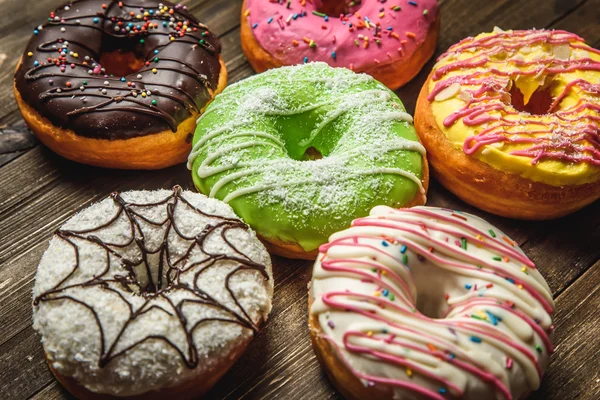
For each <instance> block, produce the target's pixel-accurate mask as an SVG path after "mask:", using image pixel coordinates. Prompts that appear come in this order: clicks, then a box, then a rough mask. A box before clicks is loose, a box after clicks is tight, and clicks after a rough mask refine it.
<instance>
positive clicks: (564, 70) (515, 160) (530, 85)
mask: <svg viewBox="0 0 600 400" xmlns="http://www.w3.org/2000/svg"><path fill="white" fill-rule="evenodd" d="M598 82H600V51H599V50H596V49H593V48H591V47H589V46H588V45H586V44H585V42H584V40H583V39H582V38H580V37H578V36H576V35H574V34H572V33H569V32H565V31H558V30H556V31H552V30H527V31H502V30H501V29H495V30H494V31H493V32H491V33H483V34H480V35H478V36H476V37H474V38H467V39H464V40H463V41H461V42H459V43H458V44H455V45H454V46H452V47H450V49H449V50H448V52H446V53H445V54H444V55H442V56H441V57H440V58H439V60H438V62H437V64H436V65H435V67H434V68H433V71H432V72H431V74H430V76H429V78H428V80H427V82H426V83H425V85H424V86H423V88H422V90H421V94H420V95H419V99H418V102H417V108H416V114H415V127H416V129H417V133H418V134H419V136H420V138H421V141H422V142H423V144H424V145H425V147H426V148H427V152H428V157H429V161H430V162H431V164H432V166H433V171H434V173H435V176H436V177H437V179H438V180H439V181H440V182H441V183H442V184H443V185H444V186H445V187H446V188H447V189H449V190H450V191H452V192H453V193H455V194H456V195H457V196H458V197H460V198H461V199H463V200H464V201H466V202H468V203H470V204H472V205H474V206H476V207H478V208H480V209H482V210H485V211H487V212H490V213H494V214H497V215H501V216H505V217H511V218H521V219H536V220H542V219H552V218H557V217H561V216H563V215H566V214H569V213H571V212H573V211H576V210H578V209H580V208H582V207H584V206H585V205H587V204H589V203H591V202H593V201H595V200H596V199H598V198H600V134H599V132H600V118H599V114H600V106H599V105H598V102H599V99H600V85H599V84H598Z"/></svg>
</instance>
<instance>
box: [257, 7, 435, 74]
mask: <svg viewBox="0 0 600 400" xmlns="http://www.w3.org/2000/svg"><path fill="white" fill-rule="evenodd" d="M323 1H333V0H291V1H290V2H289V4H290V6H289V7H288V0H274V1H269V0H246V7H247V10H249V14H248V15H247V18H248V22H249V24H250V27H251V28H252V29H253V32H254V37H255V38H256V40H257V41H258V43H259V44H260V46H261V47H262V48H263V49H265V50H266V51H267V52H268V53H270V54H271V55H273V56H274V57H276V58H277V60H278V61H279V62H281V63H282V64H283V65H296V64H301V63H303V62H306V61H308V62H311V61H323V62H326V63H328V64H329V65H331V66H333V67H346V68H350V69H353V70H354V71H357V72H363V71H367V70H369V69H370V68H372V65H373V63H375V64H380V63H381V64H389V63H395V62H403V61H405V60H407V59H409V58H410V57H411V56H412V55H413V54H414V53H415V51H416V50H417V49H418V48H419V46H421V45H422V44H423V42H424V41H425V38H426V36H427V34H428V32H429V30H430V29H431V27H432V24H433V23H434V21H435V20H436V18H437V14H438V7H437V1H436V0H415V1H409V0H394V1H385V2H381V1H380V0H363V1H362V2H360V1H355V3H362V4H358V5H356V6H354V7H351V9H350V10H349V11H350V12H351V13H350V14H346V15H345V16H339V15H336V16H328V17H327V20H326V18H324V17H322V16H319V15H315V14H313V11H317V12H318V10H319V9H321V5H322V3H323ZM303 4H304V5H303ZM413 4H414V5H413ZM393 6H399V7H400V8H401V9H400V10H394V9H393ZM290 15H292V16H293V15H303V16H301V17H298V18H296V19H294V18H293V17H292V18H290ZM269 21H270V22H269ZM365 38H366V39H365ZM305 39H307V40H305ZM311 40H312V41H314V43H315V46H314V47H311V46H310V41H311ZM296 42H297V45H295V43H296ZM356 43H358V46H357V44H356Z"/></svg>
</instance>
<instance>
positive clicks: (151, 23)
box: [15, 0, 227, 169]
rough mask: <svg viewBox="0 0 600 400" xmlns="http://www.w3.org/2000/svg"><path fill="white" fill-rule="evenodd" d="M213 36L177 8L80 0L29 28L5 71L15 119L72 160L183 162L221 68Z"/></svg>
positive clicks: (220, 83) (144, 1) (223, 76)
mask: <svg viewBox="0 0 600 400" xmlns="http://www.w3.org/2000/svg"><path fill="white" fill-rule="evenodd" d="M220 52H221V45H220V43H219V40H218V39H217V38H216V36H215V35H214V34H212V33H211V32H210V31H209V30H208V28H207V27H206V26H205V25H203V24H200V23H199V22H198V21H197V20H196V19H195V18H194V17H193V16H192V15H191V14H189V13H188V12H187V10H186V8H185V7H183V6H179V5H173V4H171V3H169V2H166V1H162V2H159V1H155V0H126V1H107V0H80V1H75V2H72V3H69V4H67V5H65V6H62V7H59V8H58V9H56V10H55V11H54V12H51V13H50V15H49V17H48V20H47V22H46V23H45V24H44V25H41V26H38V27H37V28H36V29H35V30H34V36H33V37H32V39H31V40H30V42H29V44H28V45H27V48H26V49H25V53H24V55H23V57H22V59H21V62H20V64H19V66H18V68H17V72H16V74H15V97H16V100H17V103H18V104H19V107H20V109H21V112H22V113H23V116H24V118H25V121H26V122H27V123H28V125H29V126H30V127H31V129H32V130H33V131H34V132H35V133H36V135H37V136H38V137H39V138H40V139H41V141H42V142H43V143H44V144H46V145H47V146H48V147H50V148H51V149H52V150H54V151H56V152H57V153H59V154H61V155H62V156H64V157H67V158H70V159H72V160H75V161H79V162H83V163H87V164H92V165H98V166H104V167H113V168H144V169H155V168H163V167H166V166H169V165H173V164H177V163H180V162H183V161H184V160H185V157H186V156H187V153H189V150H190V143H189V141H190V138H191V133H192V132H193V129H194V126H195V120H196V119H197V117H198V116H199V115H200V114H201V112H202V111H203V109H204V108H205V107H206V106H207V105H208V103H209V102H210V101H211V100H212V99H213V98H214V96H215V95H216V94H217V93H218V92H220V91H221V90H222V89H223V88H224V86H225V84H226V80H227V72H226V69H225V66H224V64H223V61H222V58H221V56H220Z"/></svg>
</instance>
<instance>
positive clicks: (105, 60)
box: [100, 50, 144, 76]
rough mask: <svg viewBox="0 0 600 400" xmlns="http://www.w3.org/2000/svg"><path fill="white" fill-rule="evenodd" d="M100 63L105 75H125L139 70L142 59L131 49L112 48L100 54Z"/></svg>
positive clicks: (141, 65) (142, 64) (142, 63)
mask: <svg viewBox="0 0 600 400" xmlns="http://www.w3.org/2000/svg"><path fill="white" fill-rule="evenodd" d="M100 64H101V65H102V68H104V70H105V73H106V74H107V75H114V76H127V75H130V74H133V73H136V72H138V71H139V70H141V69H142V67H143V66H144V60H143V59H141V58H139V57H138V56H137V55H136V54H135V53H134V52H132V51H129V52H125V51H121V50H113V51H105V52H103V53H102V54H101V55H100Z"/></svg>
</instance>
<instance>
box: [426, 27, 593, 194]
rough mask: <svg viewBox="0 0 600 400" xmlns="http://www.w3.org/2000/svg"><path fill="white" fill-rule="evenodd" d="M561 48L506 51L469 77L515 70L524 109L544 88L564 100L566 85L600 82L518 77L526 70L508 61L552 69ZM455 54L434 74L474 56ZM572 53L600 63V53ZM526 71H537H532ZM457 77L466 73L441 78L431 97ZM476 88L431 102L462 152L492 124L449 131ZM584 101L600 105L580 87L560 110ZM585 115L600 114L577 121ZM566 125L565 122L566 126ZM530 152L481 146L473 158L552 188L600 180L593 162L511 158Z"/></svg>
mask: <svg viewBox="0 0 600 400" xmlns="http://www.w3.org/2000/svg"><path fill="white" fill-rule="evenodd" d="M496 34H497V33H483V34H480V35H479V36H477V37H476V38H475V39H474V40H477V39H480V38H483V37H486V36H491V35H496ZM532 34H535V31H532ZM573 44H578V45H584V46H585V47H589V46H587V45H585V43H583V42H580V41H571V46H572V45H573ZM563 46H564V45H563ZM462 47H463V46H462V45H461V46H460V48H462ZM557 47H558V46H555V45H551V44H546V43H543V44H534V45H532V46H526V47H522V48H520V49H519V50H518V51H515V52H512V51H509V52H505V53H504V54H500V55H497V56H495V57H492V58H491V61H490V62H488V63H486V65H484V66H482V67H476V68H471V69H469V71H468V72H467V73H473V72H476V71H483V72H485V71H488V73H487V75H488V76H491V73H490V72H489V68H490V66H492V65H493V67H494V68H498V69H502V70H507V69H509V70H510V71H511V78H512V81H513V82H514V84H515V85H516V86H517V88H518V89H519V90H520V91H521V93H523V95H524V102H525V104H527V103H528V101H529V99H530V96H531V95H532V94H533V93H534V92H535V91H536V89H538V88H539V87H540V86H544V85H548V84H551V94H552V96H553V98H556V96H559V95H560V94H561V93H563V91H564V89H565V87H566V85H567V84H568V83H569V82H571V81H573V80H575V79H585V80H587V81H588V82H590V83H593V84H598V83H600V71H574V72H570V73H562V74H557V75H552V76H546V75H545V74H543V75H541V76H538V77H534V76H523V75H519V72H520V71H525V70H524V69H523V70H520V69H519V66H516V65H515V64H513V63H510V62H509V60H511V59H513V58H515V57H516V58H517V59H519V60H521V61H539V62H540V63H544V64H548V62H547V60H549V59H552V58H553V57H554V56H555V55H556V53H555V52H559V53H560V52H562V53H563V54H564V52H565V49H564V48H563V49H557ZM452 50H453V49H452V48H451V49H450V51H449V53H448V55H446V56H445V57H444V58H443V59H442V60H440V61H439V62H438V63H437V64H436V66H435V67H434V71H435V70H437V69H438V68H440V67H442V66H444V65H447V64H450V63H453V62H456V61H459V60H465V59H469V58H471V57H473V56H474V55H475V53H474V52H473V50H466V51H463V52H460V53H452ZM569 50H570V54H568V57H570V59H571V60H573V59H578V58H591V59H593V60H595V61H599V62H600V55H598V54H595V53H592V52H588V51H586V50H583V49H576V48H573V47H570V49H569ZM563 57H564V55H563ZM544 60H546V62H544ZM537 67H539V66H537ZM524 68H533V67H531V66H527V67H524ZM457 75H465V70H464V69H458V70H455V71H450V72H448V73H447V74H445V75H444V76H442V77H441V78H440V80H438V81H436V80H433V79H432V80H431V81H430V84H429V91H430V93H431V92H432V91H433V89H434V87H435V85H436V83H438V82H441V81H443V80H445V79H448V78H451V77H453V76H457ZM476 89H478V87H475V86H472V85H461V87H460V90H458V91H457V93H456V94H455V95H453V96H452V97H450V98H448V99H445V100H439V101H438V100H434V101H433V102H432V111H433V115H434V116H435V119H436V122H437V124H438V126H439V127H440V129H441V131H442V132H443V133H444V134H445V135H446V137H447V138H448V139H449V140H450V142H451V143H452V144H453V145H454V146H456V147H457V148H460V149H461V150H462V148H463V144H464V142H465V140H466V139H467V138H468V137H471V136H475V135H477V134H478V133H479V132H481V131H482V130H483V129H485V127H486V126H487V124H483V125H478V126H466V125H465V124H464V123H463V120H462V118H461V119H459V120H457V121H456V122H455V123H454V124H452V125H451V126H449V127H445V126H444V124H443V122H444V120H445V119H446V117H448V116H449V115H451V114H452V113H453V112H455V111H458V110H461V109H463V108H464V107H465V105H466V97H465V96H466V93H465V92H464V91H465V90H476ZM451 92H452V91H451ZM580 96H582V97H587V98H588V99H589V101H590V102H591V103H596V104H598V102H599V99H598V96H592V94H590V93H585V92H583V91H581V90H580V88H579V87H577V86H575V87H574V88H573V89H571V90H570V91H569V92H568V96H567V97H565V98H564V99H563V100H562V102H561V103H560V104H559V106H558V107H557V108H556V110H565V109H567V108H569V107H572V106H573V105H574V104H576V103H577V102H578V100H579V97H580ZM442 97H444V96H442ZM461 98H462V99H461ZM506 107H507V109H510V110H513V111H516V110H515V109H514V108H513V107H512V106H511V105H510V102H508V105H507V106H506ZM586 114H587V115H595V116H598V113H597V112H596V111H593V110H589V109H585V110H583V111H581V112H579V113H578V114H577V119H580V118H581V116H583V115H586ZM488 115H490V116H492V117H499V116H503V117H504V118H506V119H508V120H519V119H521V120H523V121H525V122H532V121H543V122H545V123H558V121H559V120H558V118H557V117H556V116H555V115H554V114H546V115H530V114H527V113H521V114H519V115H514V116H511V115H506V113H505V112H504V111H491V112H489V113H488ZM572 117H573V118H574V117H575V114H573V116H572ZM562 124H565V123H564V122H562ZM596 125H598V122H596ZM539 129H540V126H539V125H532V124H527V125H522V126H519V130H520V131H524V130H526V131H528V132H531V131H535V130H539ZM510 131H513V129H512V128H509V129H508V132H506V133H510ZM505 135H506V134H505ZM582 144H585V145H589V143H587V142H582ZM529 147H531V144H530V143H527V144H515V143H508V142H504V143H498V144H491V145H485V146H482V147H481V148H480V149H479V150H478V151H477V152H475V153H474V154H473V156H474V157H475V158H477V159H479V160H481V161H483V162H485V163H486V164H488V165H490V166H492V167H494V168H496V169H499V170H501V171H505V172H509V173H515V174H519V175H520V176H522V177H524V178H528V179H531V180H533V181H536V182H543V183H546V184H549V185H553V186H562V185H578V184H584V183H589V182H595V181H597V180H598V179H599V178H600V168H598V167H596V166H594V165H592V164H590V163H588V162H564V161H557V160H549V159H542V160H540V161H539V163H537V164H535V165H532V158H531V157H525V156H517V155H511V154H509V153H510V152H512V151H515V150H523V149H527V148H529Z"/></svg>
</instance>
